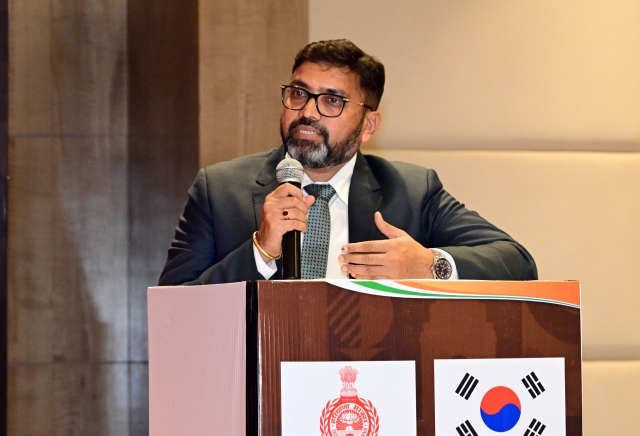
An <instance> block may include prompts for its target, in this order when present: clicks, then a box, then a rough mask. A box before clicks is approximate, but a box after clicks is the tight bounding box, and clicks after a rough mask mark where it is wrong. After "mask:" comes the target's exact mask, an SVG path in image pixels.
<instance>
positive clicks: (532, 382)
mask: <svg viewBox="0 0 640 436" xmlns="http://www.w3.org/2000/svg"><path fill="white" fill-rule="evenodd" d="M522 384H524V387H525V388H527V390H528V391H529V394H531V398H534V399H535V398H536V397H537V396H538V395H540V394H542V393H543V392H544V386H542V383H540V380H538V377H537V376H536V373H535V372H533V371H532V372H531V374H529V375H527V376H526V377H525V378H523V379H522Z"/></svg>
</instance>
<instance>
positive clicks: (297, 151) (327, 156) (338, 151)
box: [280, 115, 364, 169]
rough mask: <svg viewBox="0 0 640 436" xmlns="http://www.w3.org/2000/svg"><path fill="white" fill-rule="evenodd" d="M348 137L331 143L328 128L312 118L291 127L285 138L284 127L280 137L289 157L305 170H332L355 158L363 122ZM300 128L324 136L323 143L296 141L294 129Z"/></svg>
mask: <svg viewBox="0 0 640 436" xmlns="http://www.w3.org/2000/svg"><path fill="white" fill-rule="evenodd" d="M363 120H364V115H363V116H362V119H361V120H360V122H359V123H358V125H357V126H356V127H355V128H354V129H353V130H352V131H351V132H349V134H348V135H347V137H346V138H345V139H344V140H342V141H339V142H336V143H334V144H331V143H330V140H329V131H328V130H327V128H326V127H324V126H323V125H322V124H320V123H319V122H318V121H316V120H314V119H312V118H300V119H299V120H296V121H294V122H292V123H291V124H290V125H289V130H288V132H287V133H288V134H287V135H286V136H285V134H284V132H283V130H282V126H281V127H280V136H281V137H282V142H283V143H284V144H285V146H286V147H287V151H288V152H289V156H291V157H292V158H294V159H296V160H297V161H298V162H300V163H301V164H302V166H303V167H305V168H313V169H317V168H330V167H334V166H337V165H341V164H343V163H345V162H347V161H349V159H351V158H352V157H353V155H354V154H356V152H357V151H358V147H359V146H360V134H361V133H362V121H363ZM298 126H309V127H313V128H314V129H316V130H317V131H318V132H319V133H320V135H321V136H322V139H323V140H322V142H320V143H317V142H314V141H310V140H307V139H294V138H293V129H295V128H296V127H298Z"/></svg>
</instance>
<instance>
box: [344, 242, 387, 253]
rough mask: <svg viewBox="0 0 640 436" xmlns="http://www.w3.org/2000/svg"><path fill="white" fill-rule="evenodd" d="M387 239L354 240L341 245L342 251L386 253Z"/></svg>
mask: <svg viewBox="0 0 640 436" xmlns="http://www.w3.org/2000/svg"><path fill="white" fill-rule="evenodd" d="M388 246H389V240H388V239H387V240H382V241H365V242H354V243H351V244H346V245H343V246H342V252H343V253H386V252H387V250H388Z"/></svg>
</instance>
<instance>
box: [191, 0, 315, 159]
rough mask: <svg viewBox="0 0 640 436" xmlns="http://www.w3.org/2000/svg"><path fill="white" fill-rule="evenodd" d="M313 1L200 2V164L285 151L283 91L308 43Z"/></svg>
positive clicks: (225, 0)
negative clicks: (281, 123) (279, 148)
mask: <svg viewBox="0 0 640 436" xmlns="http://www.w3.org/2000/svg"><path fill="white" fill-rule="evenodd" d="M307 10H308V6H307V1H306V0H305V1H302V0H296V1H282V0H265V1H259V2H255V1H247V0H241V1H236V0H221V1H200V16H199V21H200V67H199V68H200V144H201V145H200V166H206V165H208V164H211V163H214V162H220V161H223V160H228V159H232V158H234V157H239V156H243V155H246V154H250V153H256V152H258V151H264V150H269V149H271V148H273V147H277V146H279V145H280V142H281V141H280V133H279V132H280V130H279V123H278V120H279V119H280V112H281V111H282V104H281V102H280V85H282V84H284V83H288V82H289V78H290V76H291V66H292V65H293V59H294V56H295V54H296V52H297V51H298V50H300V49H301V48H302V47H303V46H304V45H305V44H306V43H307V42H308V18H307V14H308V12H307Z"/></svg>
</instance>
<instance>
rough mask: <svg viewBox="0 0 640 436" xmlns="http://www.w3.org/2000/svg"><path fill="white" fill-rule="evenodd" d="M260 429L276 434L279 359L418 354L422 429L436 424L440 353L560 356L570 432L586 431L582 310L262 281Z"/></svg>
mask: <svg viewBox="0 0 640 436" xmlns="http://www.w3.org/2000/svg"><path fill="white" fill-rule="evenodd" d="M258 306H259V308H260V320H259V326H258V328H259V335H260V341H261V342H260V350H261V359H262V360H261V362H262V365H261V375H262V379H261V381H262V385H261V391H260V397H261V399H262V403H261V404H262V417H263V431H264V433H263V434H265V435H269V436H271V435H278V434H280V416H281V415H280V413H281V412H280V363H281V362H283V361H327V360H330V361H356V360H374V361H375V360H414V361H415V362H416V371H417V374H416V381H417V414H418V417H417V419H418V435H420V436H432V435H433V434H434V433H435V427H434V416H435V409H434V407H435V406H434V398H433V391H434V386H433V377H434V375H433V361H434V359H465V358H466V359H478V358H506V357H512V358H518V357H564V359H565V373H566V374H567V379H566V398H567V435H571V436H578V435H581V434H582V394H581V391H582V386H581V348H580V312H579V310H578V309H572V308H567V307H563V306H555V305H551V304H546V303H530V302H521V301H508V300H428V299H410V298H389V297H380V296H373V295H367V294H359V293H354V292H352V291H348V290H344V289H340V288H337V287H335V286H332V285H329V284H326V283H312V282H306V283H302V284H300V283H296V282H281V283H278V282H259V283H258Z"/></svg>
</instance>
